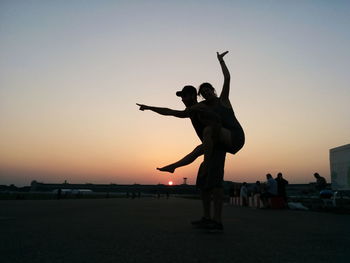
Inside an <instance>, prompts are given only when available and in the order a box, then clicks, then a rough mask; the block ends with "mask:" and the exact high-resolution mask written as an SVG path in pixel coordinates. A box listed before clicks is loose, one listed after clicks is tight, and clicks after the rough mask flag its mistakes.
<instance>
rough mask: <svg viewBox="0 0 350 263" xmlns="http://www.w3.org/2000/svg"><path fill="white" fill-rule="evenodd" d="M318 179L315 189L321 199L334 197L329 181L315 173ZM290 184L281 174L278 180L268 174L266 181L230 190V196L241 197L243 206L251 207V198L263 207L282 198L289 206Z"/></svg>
mask: <svg viewBox="0 0 350 263" xmlns="http://www.w3.org/2000/svg"><path fill="white" fill-rule="evenodd" d="M314 177H315V179H316V182H315V184H314V185H315V189H314V191H316V193H319V195H320V197H321V198H325V197H328V196H329V195H332V191H331V190H329V189H327V181H326V179H325V178H324V177H322V176H320V175H319V174H318V173H314ZM288 184H289V182H288V181H287V180H286V179H285V178H283V174H282V173H281V172H279V173H277V175H276V178H273V176H272V175H271V174H270V173H268V174H266V181H265V182H260V181H256V183H255V184H253V185H248V183H247V182H243V183H242V185H241V186H240V188H239V189H234V188H232V189H231V190H230V196H231V197H233V196H239V197H240V200H241V205H242V206H248V205H249V196H251V197H252V198H253V199H254V200H261V202H262V205H263V206H262V207H265V208H267V207H269V200H270V199H271V198H272V197H280V198H282V199H283V201H284V203H285V204H287V202H288V196H287V191H286V188H287V185H288Z"/></svg>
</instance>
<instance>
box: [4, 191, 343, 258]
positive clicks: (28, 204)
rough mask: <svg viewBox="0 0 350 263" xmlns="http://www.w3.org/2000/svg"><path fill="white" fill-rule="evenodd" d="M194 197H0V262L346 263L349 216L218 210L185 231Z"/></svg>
mask: <svg viewBox="0 0 350 263" xmlns="http://www.w3.org/2000/svg"><path fill="white" fill-rule="evenodd" d="M200 216H201V203H200V201H198V200H187V199H182V198H170V199H169V200H166V199H159V200H158V199H152V198H141V199H134V200H132V199H124V198H120V199H90V200H88V199H78V200H35V201H26V200H23V201H15V200H13V201H0V262H2V263H7V262H11V263H12V262H98V263H103V262H244V263H247V262H254V263H256V262H264V263H265V262H283V263H287V262H303V263H308V262H317V263H320V262H327V263H333V262H350V261H349V259H350V215H339V214H330V213H320V212H309V211H290V210H261V209H251V208H238V207H233V206H229V205H225V207H224V226H225V230H224V232H223V233H221V234H219V233H215V234H213V233H207V232H205V231H203V230H198V229H193V228H192V227H191V225H190V224H189V222H190V221H191V220H192V219H197V218H199V217H200Z"/></svg>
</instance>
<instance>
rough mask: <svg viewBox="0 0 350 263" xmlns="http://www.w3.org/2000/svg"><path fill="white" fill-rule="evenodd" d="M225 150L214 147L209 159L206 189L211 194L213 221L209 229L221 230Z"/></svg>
mask: <svg viewBox="0 0 350 263" xmlns="http://www.w3.org/2000/svg"><path fill="white" fill-rule="evenodd" d="M225 158H226V152H225V150H222V149H220V148H214V149H213V154H212V157H211V158H210V160H209V166H208V170H207V171H208V175H207V180H206V181H207V182H206V189H210V190H211V192H212V194H213V203H214V216H213V222H212V223H211V224H209V225H208V227H207V228H208V229H209V230H214V231H215V230H222V229H223V226H222V208H223V199H224V189H223V185H222V183H223V180H224V167H225Z"/></svg>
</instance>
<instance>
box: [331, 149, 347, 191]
mask: <svg viewBox="0 0 350 263" xmlns="http://www.w3.org/2000/svg"><path fill="white" fill-rule="evenodd" d="M329 161H330V168H331V180H332V189H333V190H350V144H347V145H343V146H339V147H336V148H333V149H330V150H329Z"/></svg>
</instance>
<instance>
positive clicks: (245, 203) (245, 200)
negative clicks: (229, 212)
mask: <svg viewBox="0 0 350 263" xmlns="http://www.w3.org/2000/svg"><path fill="white" fill-rule="evenodd" d="M239 197H240V198H241V202H242V203H241V204H242V206H248V187H247V183H246V182H244V183H243V185H242V186H241V191H240V195H239Z"/></svg>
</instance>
